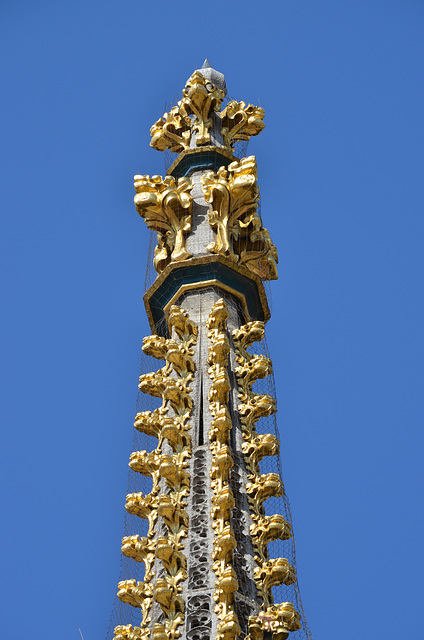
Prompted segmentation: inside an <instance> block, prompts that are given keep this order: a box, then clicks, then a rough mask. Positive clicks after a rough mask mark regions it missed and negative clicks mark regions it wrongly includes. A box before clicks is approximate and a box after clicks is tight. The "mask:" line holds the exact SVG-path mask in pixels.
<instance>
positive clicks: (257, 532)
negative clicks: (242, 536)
mask: <svg viewBox="0 0 424 640" xmlns="http://www.w3.org/2000/svg"><path fill="white" fill-rule="evenodd" d="M252 520H253V524H251V525H250V534H251V536H252V542H253V545H254V547H255V551H256V555H255V560H256V562H257V563H258V564H259V565H262V563H263V562H266V561H267V560H268V543H269V542H272V541H274V540H278V539H280V540H288V539H289V538H291V537H292V529H291V526H290V524H289V523H288V522H287V520H286V519H285V518H283V516H281V515H280V514H274V515H272V516H262V517H260V516H257V515H254V514H252Z"/></svg>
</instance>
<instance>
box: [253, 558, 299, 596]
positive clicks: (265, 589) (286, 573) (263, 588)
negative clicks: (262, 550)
mask: <svg viewBox="0 0 424 640" xmlns="http://www.w3.org/2000/svg"><path fill="white" fill-rule="evenodd" d="M254 573H255V580H256V585H257V588H258V591H259V594H260V595H261V596H262V598H263V603H264V607H265V608H266V607H268V606H270V605H271V604H273V598H272V592H271V589H272V587H277V586H278V585H280V584H293V583H294V582H296V572H295V570H294V568H293V567H292V566H291V564H290V563H289V561H288V560H287V559H286V558H274V559H272V560H268V561H267V562H263V563H262V565H261V566H260V567H256V568H255V570H254Z"/></svg>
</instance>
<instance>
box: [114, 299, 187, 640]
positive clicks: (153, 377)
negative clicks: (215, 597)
mask: <svg viewBox="0 0 424 640" xmlns="http://www.w3.org/2000/svg"><path fill="white" fill-rule="evenodd" d="M168 322H169V326H170V329H171V336H172V337H171V338H169V339H166V338H163V337H160V336H157V335H153V336H148V337H147V338H145V339H144V340H143V351H144V352H145V353H146V354H147V355H149V356H152V357H155V358H158V359H162V360H165V366H164V367H162V368H161V369H159V371H156V372H155V373H147V374H144V375H142V376H140V384H139V387H140V390H141V391H142V392H143V393H148V394H150V395H152V396H155V397H157V398H160V399H161V400H162V405H161V406H160V407H159V408H157V409H155V410H154V411H152V412H150V411H144V412H141V413H138V414H137V415H136V417H135V422H134V426H135V427H136V429H138V430H139V431H141V432H142V433H146V434H147V435H150V436H156V437H157V438H158V446H157V448H156V449H154V450H153V451H134V452H133V453H132V454H131V456H130V463H129V464H130V467H131V469H132V470H133V471H136V472H137V473H141V474H143V475H145V476H150V477H151V478H152V490H151V492H150V493H149V494H148V495H144V494H143V493H132V494H129V495H128V496H127V501H126V504H125V508H126V509H127V511H128V512H129V513H132V514H134V515H137V516H139V517H141V518H145V519H147V520H148V523H149V530H148V533H147V537H146V538H140V537H139V536H126V537H124V538H123V540H122V553H123V554H124V555H126V556H128V557H130V558H133V559H134V560H136V561H137V562H144V565H145V575H144V581H143V582H136V581H135V580H125V581H122V582H120V583H119V585H118V589H119V592H118V597H119V598H120V599H121V600H122V601H123V602H126V603H128V604H131V605H132V606H134V607H138V608H141V610H142V612H143V618H142V625H141V626H140V628H138V627H135V628H134V629H133V628H131V629H129V627H122V628H119V629H118V630H119V632H120V633H121V631H122V633H121V635H122V634H125V633H126V634H127V635H128V640H132V637H134V639H138V637H140V638H143V640H144V638H146V639H147V638H148V637H149V635H148V634H147V635H146V633H145V627H146V624H147V623H148V622H149V621H150V618H149V617H148V613H149V609H150V607H151V604H152V601H153V600H155V601H156V602H158V604H159V605H160V607H161V609H162V611H163V614H164V623H163V624H162V623H161V624H159V623H156V624H155V625H154V626H153V631H152V636H151V637H152V638H153V639H154V640H160V638H161V637H163V638H166V640H175V639H176V638H178V637H179V635H180V630H179V627H180V626H181V624H183V622H184V601H183V599H182V597H181V595H180V593H181V591H182V586H181V584H180V583H181V582H183V581H184V580H186V579H187V571H186V558H185V555H184V551H183V550H184V544H183V539H184V538H185V537H186V536H187V530H188V514H187V511H186V506H187V500H186V499H187V495H188V492H189V488H190V476H189V473H188V470H187V466H188V463H187V459H188V458H189V457H190V456H191V437H190V433H189V431H190V428H191V427H190V425H189V423H188V421H189V419H190V415H191V409H192V406H193V399H192V397H191V387H190V383H191V381H192V380H193V373H194V360H193V355H194V345H195V344H196V340H197V326H196V324H195V323H194V322H193V321H192V320H190V318H189V317H188V314H187V313H186V312H185V311H183V310H181V309H180V308H179V307H177V306H175V305H174V306H171V307H170V309H169V314H168ZM165 440H166V441H167V443H168V445H169V446H170V448H171V450H172V455H170V454H169V453H164V452H163V451H162V445H163V443H164V441H165ZM167 451H169V449H168V450H167ZM161 487H162V488H166V490H167V491H168V493H166V494H164V493H162V494H161V493H160V491H161ZM158 517H160V518H162V519H163V521H164V523H165V526H166V528H167V530H168V535H167V537H164V536H161V537H159V538H158V539H157V540H152V538H153V536H154V534H155V524H156V521H157V519H158ZM155 558H158V559H159V560H161V561H162V564H163V566H164V569H165V573H164V577H161V578H158V579H156V582H155V583H153V582H152V581H153V578H154V573H153V566H154V561H155ZM139 632H140V633H139ZM137 633H138V634H139V635H137ZM129 634H132V636H131V635H129ZM134 634H136V635H134ZM140 634H144V635H140ZM123 638H124V639H125V635H123Z"/></svg>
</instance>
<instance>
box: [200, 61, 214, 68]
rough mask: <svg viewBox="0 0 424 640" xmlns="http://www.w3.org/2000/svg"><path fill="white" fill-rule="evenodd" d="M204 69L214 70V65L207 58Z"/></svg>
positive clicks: (203, 65)
mask: <svg viewBox="0 0 424 640" xmlns="http://www.w3.org/2000/svg"><path fill="white" fill-rule="evenodd" d="M201 68H202V69H212V65H211V63H210V62H209V60H208V59H207V58H205V61H204V63H203V64H202V67H201Z"/></svg>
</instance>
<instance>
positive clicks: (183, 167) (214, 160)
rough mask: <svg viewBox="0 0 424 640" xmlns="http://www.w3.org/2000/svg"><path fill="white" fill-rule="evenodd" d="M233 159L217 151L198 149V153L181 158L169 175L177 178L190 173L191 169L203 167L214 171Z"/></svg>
mask: <svg viewBox="0 0 424 640" xmlns="http://www.w3.org/2000/svg"><path fill="white" fill-rule="evenodd" d="M233 160H234V158H233V159H230V158H227V157H226V156H224V155H222V154H221V153H219V152H218V151H204V152H202V151H200V152H199V153H193V154H189V155H187V156H185V157H184V158H182V160H181V162H179V163H178V164H177V166H176V167H175V169H174V170H173V171H172V172H171V175H172V176H173V177H174V178H176V179H178V178H183V177H185V176H188V175H190V173H192V172H193V171H201V170H205V169H210V170H211V171H216V170H217V169H219V167H222V166H224V167H228V165H229V164H230V162H233Z"/></svg>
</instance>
